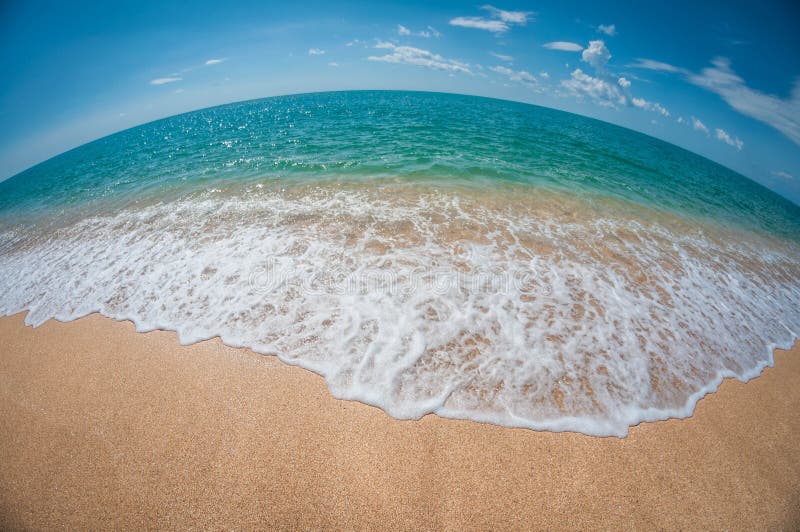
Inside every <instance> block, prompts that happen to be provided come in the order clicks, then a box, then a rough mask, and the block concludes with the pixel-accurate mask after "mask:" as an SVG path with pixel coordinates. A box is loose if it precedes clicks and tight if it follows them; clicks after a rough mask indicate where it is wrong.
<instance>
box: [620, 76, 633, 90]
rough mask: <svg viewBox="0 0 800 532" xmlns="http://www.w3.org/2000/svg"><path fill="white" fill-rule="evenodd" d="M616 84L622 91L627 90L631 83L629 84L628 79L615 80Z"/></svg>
mask: <svg viewBox="0 0 800 532" xmlns="http://www.w3.org/2000/svg"><path fill="white" fill-rule="evenodd" d="M617 83H618V84H619V86H620V87H622V88H623V89H629V88H630V86H631V82H630V80H628V79H626V78H619V79H618V80H617Z"/></svg>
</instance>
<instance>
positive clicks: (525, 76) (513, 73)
mask: <svg viewBox="0 0 800 532" xmlns="http://www.w3.org/2000/svg"><path fill="white" fill-rule="evenodd" d="M489 70H491V71H492V72H497V73H498V74H502V75H503V76H506V77H507V78H508V79H509V80H511V81H516V82H519V83H522V84H523V85H525V86H527V87H530V88H536V87H537V86H538V83H537V81H536V78H535V77H534V75H533V74H531V73H530V72H527V71H525V70H512V69H510V68H507V67H504V66H493V67H489Z"/></svg>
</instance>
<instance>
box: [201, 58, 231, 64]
mask: <svg viewBox="0 0 800 532" xmlns="http://www.w3.org/2000/svg"><path fill="white" fill-rule="evenodd" d="M225 60H227V58H225V57H223V58H222V59H209V60H208V61H206V65H218V64H220V63H222V62H223V61H225Z"/></svg>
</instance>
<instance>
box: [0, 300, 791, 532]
mask: <svg viewBox="0 0 800 532" xmlns="http://www.w3.org/2000/svg"><path fill="white" fill-rule="evenodd" d="M799 412H800V343H796V344H795V346H794V349H793V350H792V352H781V351H778V352H777V353H776V367H775V368H768V369H767V370H766V371H765V372H764V373H763V374H762V376H761V377H759V378H757V379H754V380H752V381H750V382H749V383H747V384H743V383H741V382H738V381H730V380H729V381H726V382H725V383H723V385H722V387H721V388H720V390H719V391H718V392H717V393H715V394H712V395H709V396H707V397H706V398H704V399H703V400H702V401H700V403H699V404H698V407H697V410H696V411H695V414H694V416H693V417H692V418H690V419H686V420H669V421H665V422H658V423H646V424H642V425H639V426H637V427H634V428H633V429H631V431H630V434H629V436H628V437H627V438H625V439H617V438H594V437H588V436H583V435H581V434H574V433H560V434H554V433H546V432H532V431H528V430H523V429H507V428H502V427H497V426H492V425H485V424H479V423H473V422H468V421H453V420H446V419H441V418H438V417H436V416H427V417H425V418H423V419H422V420H419V421H398V420H395V419H392V418H390V417H388V416H387V415H386V414H384V413H383V412H382V411H381V410H379V409H377V408H373V407H370V406H366V405H363V404H360V403H355V402H349V401H340V400H336V399H333V398H332V397H331V396H330V394H329V393H328V390H327V388H326V387H325V383H324V381H323V379H322V378H321V377H319V376H317V375H315V374H313V373H310V372H308V371H305V370H302V369H299V368H296V367H291V366H287V365H285V364H283V363H281V362H280V361H278V360H277V359H276V358H275V357H264V356H260V355H257V354H255V353H253V352H251V351H248V350H244V349H233V348H229V347H226V346H223V345H222V344H221V343H220V342H219V341H218V340H211V341H207V342H202V343H199V344H195V345H192V346H187V347H183V346H180V345H178V342H177V337H176V335H175V334H174V333H170V332H160V331H159V332H153V333H146V334H138V333H136V332H134V328H133V325H132V324H130V323H127V322H114V321H112V320H109V319H105V318H102V317H99V316H96V315H93V316H89V317H87V318H84V319H81V320H78V321H75V322H72V323H66V324H64V323H59V322H55V321H52V320H51V321H49V322H47V323H45V324H44V325H43V326H41V327H39V328H37V329H32V328H30V327H25V326H24V324H23V316H22V315H17V316H12V317H9V318H2V319H0V528H2V529H10V528H12V529H13V528H34V529H42V528H56V527H58V528H64V527H67V528H100V527H103V528H110V527H116V528H133V527H136V528H142V527H147V528H155V527H172V528H175V527H179V528H186V527H203V528H210V527H214V528H221V527H225V528H234V527H235V528H248V527H249V528H255V527H272V528H306V527H325V528H348V529H350V528H379V527H380V528H405V529H409V528H448V529H457V528H458V529H460V528H588V527H607V528H611V527H613V528H625V529H630V528H642V529H644V528H646V529H651V528H682V529H696V528H711V529H753V528H756V529H766V528H769V529H798V528H800V415H799Z"/></svg>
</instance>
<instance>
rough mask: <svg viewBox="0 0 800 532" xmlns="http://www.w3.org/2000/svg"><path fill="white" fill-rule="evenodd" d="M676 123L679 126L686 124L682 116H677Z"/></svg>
mask: <svg viewBox="0 0 800 532" xmlns="http://www.w3.org/2000/svg"><path fill="white" fill-rule="evenodd" d="M676 122H677V123H679V124H683V123H685V122H686V120H684V119H683V117H682V116H679V117H678V119H677V120H676Z"/></svg>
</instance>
